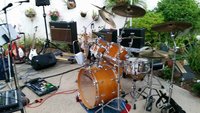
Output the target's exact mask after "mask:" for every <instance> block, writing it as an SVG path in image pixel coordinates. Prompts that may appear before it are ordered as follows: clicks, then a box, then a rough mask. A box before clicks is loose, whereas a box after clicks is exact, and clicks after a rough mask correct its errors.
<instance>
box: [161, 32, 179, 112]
mask: <svg viewBox="0 0 200 113" xmlns="http://www.w3.org/2000/svg"><path fill="white" fill-rule="evenodd" d="M170 37H171V38H172V41H173V43H174V47H173V58H172V61H173V65H172V73H171V80H170V84H169V98H168V102H167V105H165V106H164V107H163V110H166V111H167V113H169V110H170V100H171V98H172V93H173V81H174V71H175V65H176V52H177V46H176V42H175V34H174V33H173V32H170Z"/></svg>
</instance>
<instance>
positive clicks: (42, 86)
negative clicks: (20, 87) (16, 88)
mask: <svg viewBox="0 0 200 113" xmlns="http://www.w3.org/2000/svg"><path fill="white" fill-rule="evenodd" d="M25 85H26V86H27V87H28V88H29V89H30V90H32V91H33V92H34V93H35V94H37V95H38V96H43V95H45V94H48V93H51V92H53V91H55V90H57V89H58V88H57V87H56V86H54V85H53V84H51V83H49V82H47V81H45V80H44V79H42V78H36V79H33V80H30V81H28V82H26V83H25Z"/></svg>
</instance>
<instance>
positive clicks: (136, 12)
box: [112, 4, 146, 17]
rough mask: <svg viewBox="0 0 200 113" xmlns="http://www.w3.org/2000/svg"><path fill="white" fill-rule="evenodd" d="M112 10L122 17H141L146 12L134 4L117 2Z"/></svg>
mask: <svg viewBox="0 0 200 113" xmlns="http://www.w3.org/2000/svg"><path fill="white" fill-rule="evenodd" d="M112 12H114V13H115V14H117V15H119V16H123V17H142V16H144V15H145V14H146V11H145V10H144V9H143V8H141V7H139V6H136V5H130V4H119V5H116V6H114V7H113V8H112Z"/></svg>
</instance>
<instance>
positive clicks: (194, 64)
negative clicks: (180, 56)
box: [186, 44, 200, 73]
mask: <svg viewBox="0 0 200 113" xmlns="http://www.w3.org/2000/svg"><path fill="white" fill-rule="evenodd" d="M186 55H187V56H186V57H187V60H188V63H189V65H190V67H191V68H192V70H193V71H195V72H197V73H200V60H199V59H200V45H199V44H195V45H192V46H191V47H190V48H189V49H188V51H187V54H186Z"/></svg>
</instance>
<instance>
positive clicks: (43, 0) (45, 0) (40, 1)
mask: <svg viewBox="0 0 200 113" xmlns="http://www.w3.org/2000/svg"><path fill="white" fill-rule="evenodd" d="M35 3H36V6H45V5H50V1H49V0H36V1H35Z"/></svg>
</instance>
